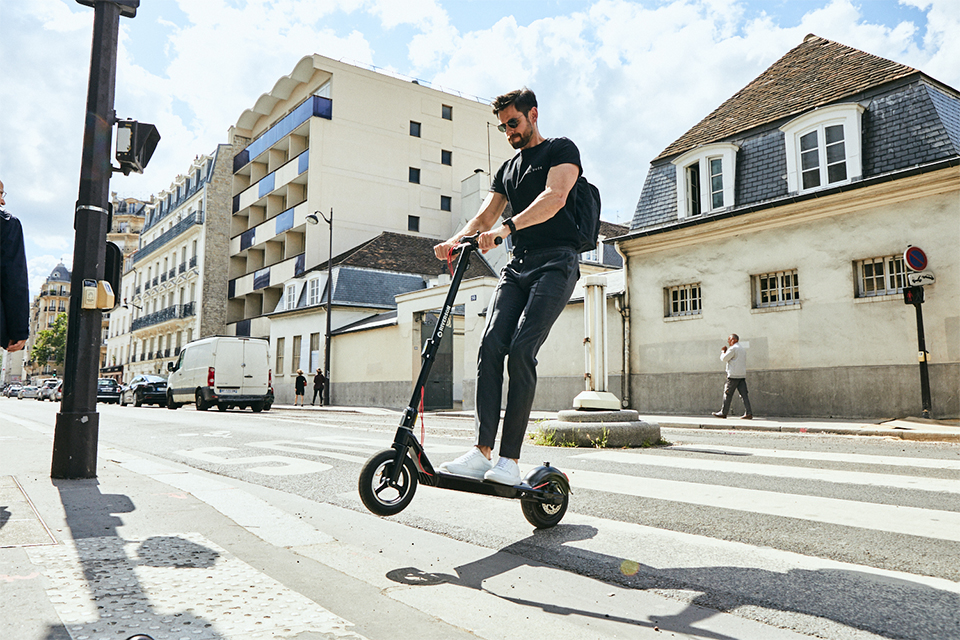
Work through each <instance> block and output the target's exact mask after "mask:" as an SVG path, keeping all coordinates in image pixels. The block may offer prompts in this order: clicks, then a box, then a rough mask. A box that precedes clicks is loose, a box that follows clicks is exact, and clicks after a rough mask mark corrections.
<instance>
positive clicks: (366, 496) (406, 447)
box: [359, 233, 570, 529]
mask: <svg viewBox="0 0 960 640" xmlns="http://www.w3.org/2000/svg"><path fill="white" fill-rule="evenodd" d="M479 235H480V234H479V233H478V234H475V235H472V236H465V237H463V238H461V239H460V244H459V245H458V246H457V247H456V248H455V249H454V253H455V254H456V253H459V254H460V257H459V259H458V260H457V268H456V270H455V271H454V273H453V279H452V281H451V283H450V290H449V291H448V292H447V297H446V300H445V301H444V303H443V307H442V309H441V310H440V317H439V320H438V321H437V326H436V328H435V329H434V330H433V335H432V336H431V338H430V339H429V340H427V341H426V342H425V343H424V345H423V351H422V353H421V360H422V365H421V367H420V375H419V377H418V378H417V382H416V384H415V385H414V387H413V396H412V397H411V398H410V404H409V405H408V406H407V408H406V409H405V410H404V412H403V417H402V418H401V420H400V426H399V427H398V428H397V434H396V436H395V438H394V440H393V446H392V448H391V449H386V450H384V451H381V452H379V453H376V454H374V455H373V456H372V457H371V458H370V459H369V460H367V462H366V464H364V465H363V469H362V470H361V471H360V481H359V490H360V499H361V500H362V501H363V504H364V505H365V506H366V507H367V509H369V510H370V511H372V512H373V513H375V514H377V515H378V516H392V515H396V514H398V513H400V512H401V511H403V510H404V509H405V508H406V507H407V505H409V504H410V501H411V500H413V495H414V493H416V490H417V484H424V485H426V486H429V487H439V488H440V489H453V490H454V491H465V492H467V493H482V494H485V495H491V496H499V497H501V498H514V499H517V500H520V508H521V509H522V511H523V515H524V517H525V518H526V519H527V521H528V522H529V523H530V524H532V525H533V526H535V527H537V528H538V529H545V528H549V527H553V526H555V525H557V524H558V523H559V522H560V520H561V519H562V518H563V514H564V513H566V511H567V502H568V500H569V496H570V482H569V480H568V479H567V476H566V475H565V474H564V473H563V472H562V471H560V470H559V469H557V468H556V467H552V466H550V463H549V462H545V463H544V464H543V465H542V466H539V467H537V468H535V469H533V470H532V471H530V473H528V474H527V475H526V477H525V478H524V479H523V480H522V481H521V482H520V484H517V485H514V486H509V485H504V484H498V483H496V482H488V481H486V480H482V479H475V478H468V477H464V476H456V475H453V474H450V473H445V472H443V471H439V470H436V469H434V468H433V465H432V464H430V460H429V459H428V458H427V454H426V452H425V451H424V449H423V446H422V445H421V444H420V442H419V441H418V440H417V437H416V436H415V435H414V433H413V427H414V426H416V421H417V413H418V409H417V408H418V407H419V406H420V400H421V398H422V397H423V388H424V385H426V383H427V377H428V376H429V375H430V368H431V367H432V366H433V361H434V357H435V356H436V354H437V350H438V349H439V348H440V340H441V339H442V338H443V333H444V330H445V328H446V326H447V320H448V319H449V317H450V314H451V313H452V312H453V307H454V299H455V298H456V296H457V291H458V290H459V288H460V281H461V280H462V279H463V274H464V272H466V270H467V266H468V265H469V262H470V256H471V254H472V253H473V252H474V251H476V250H477V249H478V245H477V239H478V238H479ZM497 240H500V238H497ZM497 244H500V242H497Z"/></svg>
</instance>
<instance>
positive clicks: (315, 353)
mask: <svg viewBox="0 0 960 640" xmlns="http://www.w3.org/2000/svg"><path fill="white" fill-rule="evenodd" d="M319 368H320V334H319V333H311V334H310V373H311V374H312V373H313V372H314V371H316V370H317V369H319Z"/></svg>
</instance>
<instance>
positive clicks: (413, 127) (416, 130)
mask: <svg viewBox="0 0 960 640" xmlns="http://www.w3.org/2000/svg"><path fill="white" fill-rule="evenodd" d="M410 135H411V136H413V137H414V138H419V137H420V123H419V122H414V121H413V120H411V121H410Z"/></svg>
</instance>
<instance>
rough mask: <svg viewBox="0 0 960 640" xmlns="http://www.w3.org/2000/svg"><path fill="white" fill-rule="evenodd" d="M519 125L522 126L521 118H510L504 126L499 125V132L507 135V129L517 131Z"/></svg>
mask: <svg viewBox="0 0 960 640" xmlns="http://www.w3.org/2000/svg"><path fill="white" fill-rule="evenodd" d="M519 124H520V118H510V119H509V120H507V121H506V122H504V123H503V124H498V125H497V131H499V132H500V133H506V132H507V127H510V128H511V129H516V128H517V125H519Z"/></svg>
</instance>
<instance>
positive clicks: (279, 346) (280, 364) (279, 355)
mask: <svg viewBox="0 0 960 640" xmlns="http://www.w3.org/2000/svg"><path fill="white" fill-rule="evenodd" d="M284 342H286V338H277V365H276V367H275V369H276V371H277V373H278V374H279V375H283V347H284Z"/></svg>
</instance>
